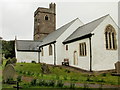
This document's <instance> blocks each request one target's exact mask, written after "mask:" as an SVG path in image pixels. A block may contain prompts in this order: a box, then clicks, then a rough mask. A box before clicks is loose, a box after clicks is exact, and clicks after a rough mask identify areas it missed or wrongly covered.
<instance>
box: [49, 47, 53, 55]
mask: <svg viewBox="0 0 120 90" xmlns="http://www.w3.org/2000/svg"><path fill="white" fill-rule="evenodd" d="M49 55H52V45H49Z"/></svg>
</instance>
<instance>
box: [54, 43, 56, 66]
mask: <svg viewBox="0 0 120 90" xmlns="http://www.w3.org/2000/svg"><path fill="white" fill-rule="evenodd" d="M54 65H56V45H55V43H54Z"/></svg>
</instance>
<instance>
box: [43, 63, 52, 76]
mask: <svg viewBox="0 0 120 90" xmlns="http://www.w3.org/2000/svg"><path fill="white" fill-rule="evenodd" d="M41 69H42V73H43V74H48V73H50V69H49V67H48V65H47V64H45V63H43V64H42V65H41Z"/></svg>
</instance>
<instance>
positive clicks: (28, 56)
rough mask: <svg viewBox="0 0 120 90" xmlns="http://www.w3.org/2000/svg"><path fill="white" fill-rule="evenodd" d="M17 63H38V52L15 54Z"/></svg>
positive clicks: (19, 52) (18, 52)
mask: <svg viewBox="0 0 120 90" xmlns="http://www.w3.org/2000/svg"><path fill="white" fill-rule="evenodd" d="M16 58H17V62H20V63H21V62H26V63H31V61H36V62H37V63H38V52H23V51H17V52H16Z"/></svg>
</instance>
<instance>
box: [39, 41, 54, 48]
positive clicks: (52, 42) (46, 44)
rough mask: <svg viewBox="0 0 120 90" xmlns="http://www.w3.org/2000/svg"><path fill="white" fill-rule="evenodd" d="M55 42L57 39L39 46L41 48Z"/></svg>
mask: <svg viewBox="0 0 120 90" xmlns="http://www.w3.org/2000/svg"><path fill="white" fill-rule="evenodd" d="M54 43H56V41H53V42H50V43H47V44H44V45H41V46H39V48H41V47H43V46H47V45H49V44H54Z"/></svg>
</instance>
